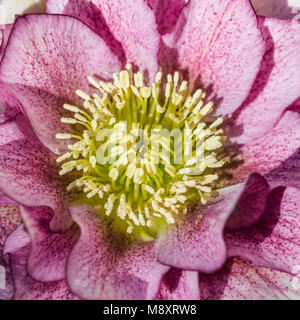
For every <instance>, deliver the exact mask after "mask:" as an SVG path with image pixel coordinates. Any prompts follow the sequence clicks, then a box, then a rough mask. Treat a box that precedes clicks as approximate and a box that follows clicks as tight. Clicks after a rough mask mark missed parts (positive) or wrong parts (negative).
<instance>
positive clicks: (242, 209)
mask: <svg viewBox="0 0 300 320" xmlns="http://www.w3.org/2000/svg"><path fill="white" fill-rule="evenodd" d="M269 191H270V188H269V185H268V183H267V181H266V180H265V179H264V178H263V177H262V176H260V175H258V174H252V175H251V176H250V177H249V179H248V183H247V186H246V189H245V191H244V193H243V194H242V196H241V198H240V200H239V202H238V204H237V206H236V209H235V210H234V212H233V214H232V215H231V216H230V218H229V220H228V222H227V225H226V227H227V228H229V229H239V228H245V227H249V226H251V225H253V224H254V223H255V222H257V221H258V219H259V218H260V217H261V215H262V214H263V213H264V211H265V208H266V203H267V197H268V194H269Z"/></svg>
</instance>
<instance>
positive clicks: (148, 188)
mask: <svg viewBox="0 0 300 320" xmlns="http://www.w3.org/2000/svg"><path fill="white" fill-rule="evenodd" d="M144 188H145V190H146V191H148V192H149V193H151V194H154V193H155V191H154V189H153V188H152V187H150V186H148V185H147V184H145V185H144Z"/></svg>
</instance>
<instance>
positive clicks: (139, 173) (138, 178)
mask: <svg viewBox="0 0 300 320" xmlns="http://www.w3.org/2000/svg"><path fill="white" fill-rule="evenodd" d="M143 179H144V170H143V169H141V168H138V169H136V170H135V173H134V178H133V182H134V183H137V184H141V183H143Z"/></svg>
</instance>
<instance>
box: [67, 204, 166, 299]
mask: <svg viewBox="0 0 300 320" xmlns="http://www.w3.org/2000/svg"><path fill="white" fill-rule="evenodd" d="M70 210H71V215H72V217H73V219H74V221H75V222H76V223H77V224H78V225H79V227H80V231H81V234H80V238H79V240H78V241H77V242H76V244H75V245H74V247H73V249H72V250H71V252H70V255H69V258H68V261H67V281H68V284H69V286H70V288H71V290H72V292H74V293H75V294H76V295H78V296H80V297H82V298H85V299H154V298H155V296H156V294H157V292H158V290H159V284H160V281H161V278H162V276H163V274H164V273H166V272H167V271H168V269H169V268H168V267H165V266H163V265H161V264H159V263H158V262H157V261H156V260H155V257H154V249H153V244H152V243H148V244H147V243H145V244H141V245H136V246H133V247H132V248H128V249H124V250H122V248H119V247H117V246H114V244H113V243H111V242H110V241H111V239H110V237H109V233H108V231H109V229H108V226H105V224H104V223H103V222H101V220H100V218H99V217H98V216H97V215H96V214H95V213H94V212H93V209H92V208H91V207H88V206H78V207H71V209H70Z"/></svg>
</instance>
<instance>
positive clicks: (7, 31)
mask: <svg viewBox="0 0 300 320" xmlns="http://www.w3.org/2000/svg"><path fill="white" fill-rule="evenodd" d="M12 27H13V23H12V24H5V25H2V26H1V29H2V30H1V32H2V38H1V46H0V61H1V59H2V57H3V54H4V51H5V48H6V45H7V41H8V38H9V35H10V32H11V30H12Z"/></svg>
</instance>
